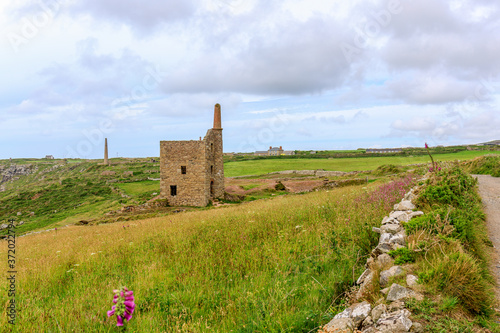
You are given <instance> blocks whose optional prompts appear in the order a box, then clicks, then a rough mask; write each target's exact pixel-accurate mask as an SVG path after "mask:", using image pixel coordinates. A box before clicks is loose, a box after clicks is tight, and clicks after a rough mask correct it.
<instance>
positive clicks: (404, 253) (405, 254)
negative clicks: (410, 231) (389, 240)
mask: <svg viewBox="0 0 500 333" xmlns="http://www.w3.org/2000/svg"><path fill="white" fill-rule="evenodd" d="M389 255H390V256H391V257H393V258H394V259H396V260H395V261H394V263H395V264H396V265H403V264H407V263H412V262H415V260H416V253H415V251H412V250H410V249H408V248H406V247H402V248H399V249H397V250H393V251H390V252H389Z"/></svg>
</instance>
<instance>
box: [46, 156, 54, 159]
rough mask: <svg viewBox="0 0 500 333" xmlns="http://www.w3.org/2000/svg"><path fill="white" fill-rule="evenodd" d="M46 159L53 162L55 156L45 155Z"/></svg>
mask: <svg viewBox="0 0 500 333" xmlns="http://www.w3.org/2000/svg"><path fill="white" fill-rule="evenodd" d="M45 159H46V160H53V159H54V156H52V155H45Z"/></svg>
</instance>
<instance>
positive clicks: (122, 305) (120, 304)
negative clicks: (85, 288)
mask: <svg viewBox="0 0 500 333" xmlns="http://www.w3.org/2000/svg"><path fill="white" fill-rule="evenodd" d="M113 292H114V293H115V295H114V296H113V303H114V304H116V305H113V307H112V308H111V310H110V311H108V317H111V316H113V315H116V321H117V323H116V326H123V319H125V320H126V321H129V320H130V319H132V313H134V310H135V303H134V292H133V291H131V290H128V289H127V288H125V287H122V288H121V289H120V290H113Z"/></svg>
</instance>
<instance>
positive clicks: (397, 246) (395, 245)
mask: <svg viewBox="0 0 500 333" xmlns="http://www.w3.org/2000/svg"><path fill="white" fill-rule="evenodd" d="M391 244H392V243H391ZM403 247H405V246H403V245H401V244H398V243H395V244H392V249H393V250H397V249H402V248H403Z"/></svg>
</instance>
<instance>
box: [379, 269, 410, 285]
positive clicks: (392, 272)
mask: <svg viewBox="0 0 500 333" xmlns="http://www.w3.org/2000/svg"><path fill="white" fill-rule="evenodd" d="M403 274H404V271H403V269H402V268H401V266H392V267H391V268H389V269H388V270H385V271H382V272H380V286H381V287H385V286H387V284H388V283H389V280H390V279H391V278H394V277H397V276H401V275H403Z"/></svg>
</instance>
